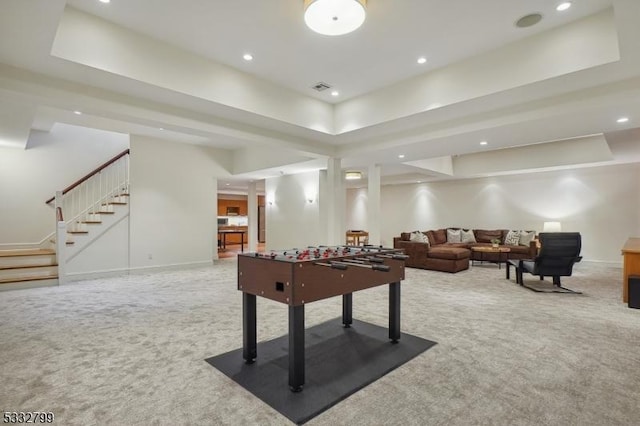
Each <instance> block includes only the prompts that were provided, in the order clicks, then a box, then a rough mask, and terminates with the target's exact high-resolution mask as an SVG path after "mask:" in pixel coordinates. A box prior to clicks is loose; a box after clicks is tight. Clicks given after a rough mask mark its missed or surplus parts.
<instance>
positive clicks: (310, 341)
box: [206, 318, 436, 424]
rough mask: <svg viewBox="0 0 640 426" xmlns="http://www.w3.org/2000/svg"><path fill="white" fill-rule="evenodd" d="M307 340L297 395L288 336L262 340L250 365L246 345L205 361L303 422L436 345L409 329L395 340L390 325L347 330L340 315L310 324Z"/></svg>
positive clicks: (355, 323)
mask: <svg viewBox="0 0 640 426" xmlns="http://www.w3.org/2000/svg"><path fill="white" fill-rule="evenodd" d="M305 339H306V345H305V351H306V352H305V362H306V368H305V378H306V382H305V385H304V390H303V391H302V392H298V393H293V392H291V391H290V390H289V385H288V380H289V369H288V336H286V335H285V336H282V337H278V338H277V339H273V340H269V341H266V342H259V343H258V358H257V359H256V362H255V363H253V364H250V365H247V364H245V363H244V360H243V359H242V348H240V349H236V350H233V351H231V352H227V353H224V354H221V355H217V356H214V357H211V358H208V359H206V361H207V362H208V363H209V364H211V365H212V366H213V367H215V368H217V369H218V370H220V371H221V372H222V373H224V374H226V375H227V376H229V377H230V378H231V379H233V380H234V381H236V382H237V383H238V384H239V385H241V386H242V387H244V388H245V389H247V390H248V391H249V392H251V393H252V394H254V395H255V396H257V397H258V398H260V399H261V400H263V401H264V402H265V403H267V404H269V405H270V406H271V407H273V408H274V409H276V410H277V411H278V412H280V413H281V414H282V415H284V416H286V417H287V418H289V419H290V420H291V421H293V422H294V423H297V424H303V423H305V422H307V421H309V420H310V419H312V418H313V417H315V416H317V415H318V414H320V413H322V412H323V411H325V410H327V409H328V408H330V407H331V406H333V405H335V404H337V403H338V402H340V401H341V400H343V399H345V398H347V397H348V396H349V395H351V394H353V393H355V392H357V391H358V390H359V389H362V388H363V387H365V386H367V385H368V384H370V383H372V382H374V381H375V380H377V379H379V378H380V377H382V376H384V375H385V374H387V373H388V372H390V371H392V370H394V369H395V368H397V367H399V366H401V365H402V364H404V363H406V362H407V361H409V360H411V359H412V358H414V357H416V356H418V355H420V354H421V353H422V352H424V351H426V350H427V349H429V348H431V347H432V346H434V345H435V344H436V342H432V341H429V340H426V339H422V338H420V337H416V336H412V335H410V334H406V333H403V334H402V336H401V338H400V341H399V342H398V343H397V344H393V343H391V342H390V341H389V339H388V329H387V328H385V327H379V326H377V325H373V324H370V323H366V322H362V321H357V320H354V321H353V325H352V326H351V328H344V327H343V326H342V320H341V318H337V319H334V320H330V321H327V322H324V323H322V324H319V325H316V326H314V327H311V328H308V329H307V330H306V331H305Z"/></svg>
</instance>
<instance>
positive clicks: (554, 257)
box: [516, 232, 582, 293]
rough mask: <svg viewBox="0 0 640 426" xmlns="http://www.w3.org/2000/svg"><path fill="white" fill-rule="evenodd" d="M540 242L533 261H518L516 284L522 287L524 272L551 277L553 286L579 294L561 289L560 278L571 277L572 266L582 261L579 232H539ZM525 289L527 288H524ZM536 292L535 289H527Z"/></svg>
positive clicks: (541, 277)
mask: <svg viewBox="0 0 640 426" xmlns="http://www.w3.org/2000/svg"><path fill="white" fill-rule="evenodd" d="M538 238H539V240H540V251H539V252H538V255H537V256H536V258H535V259H533V260H522V261H520V263H519V265H518V268H517V270H516V280H517V282H518V284H520V285H522V286H524V282H523V278H522V274H523V273H524V272H527V273H530V274H532V275H538V276H540V279H541V280H542V279H544V277H552V278H553V285H554V286H556V287H558V288H561V289H564V290H566V291H568V292H572V293H580V292H577V291H573V290H570V289H568V288H564V287H562V285H561V284H560V277H568V276H571V273H572V272H573V265H574V264H575V263H576V262H580V260H582V256H580V250H581V248H582V238H581V236H580V233H579V232H541V233H540V234H539V236H538ZM525 287H527V286H525ZM527 288H529V289H530V290H534V291H536V289H535V288H532V287H527Z"/></svg>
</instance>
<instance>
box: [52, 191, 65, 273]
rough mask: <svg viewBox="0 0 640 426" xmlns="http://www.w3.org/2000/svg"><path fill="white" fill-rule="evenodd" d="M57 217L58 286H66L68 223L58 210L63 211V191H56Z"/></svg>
mask: <svg viewBox="0 0 640 426" xmlns="http://www.w3.org/2000/svg"><path fill="white" fill-rule="evenodd" d="M54 206H55V208H54V210H55V213H54V214H55V216H56V227H55V231H56V263H57V264H58V284H66V282H67V254H66V252H65V251H66V249H67V223H66V222H65V220H64V218H63V217H58V208H60V211H61V212H62V213H61V215H63V214H64V212H63V211H62V191H56V199H55V204H54Z"/></svg>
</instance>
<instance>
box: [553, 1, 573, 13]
mask: <svg viewBox="0 0 640 426" xmlns="http://www.w3.org/2000/svg"><path fill="white" fill-rule="evenodd" d="M570 7H571V2H570V1H565V2H562V3H560V4H559V5H558V6H557V7H556V10H557V11H558V12H562V11H563V10H567V9H569V8H570Z"/></svg>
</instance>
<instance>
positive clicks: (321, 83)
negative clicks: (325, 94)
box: [311, 81, 331, 92]
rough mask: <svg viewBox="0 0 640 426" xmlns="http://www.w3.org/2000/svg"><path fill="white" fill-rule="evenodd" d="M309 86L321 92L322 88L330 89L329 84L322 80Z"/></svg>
mask: <svg viewBox="0 0 640 426" xmlns="http://www.w3.org/2000/svg"><path fill="white" fill-rule="evenodd" d="M311 88H312V89H313V90H317V91H318V92H322V91H324V90H327V89H331V86H329V85H328V84H327V83H323V82H322V81H321V82H319V83H316V84H314V85H313V86H311Z"/></svg>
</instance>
